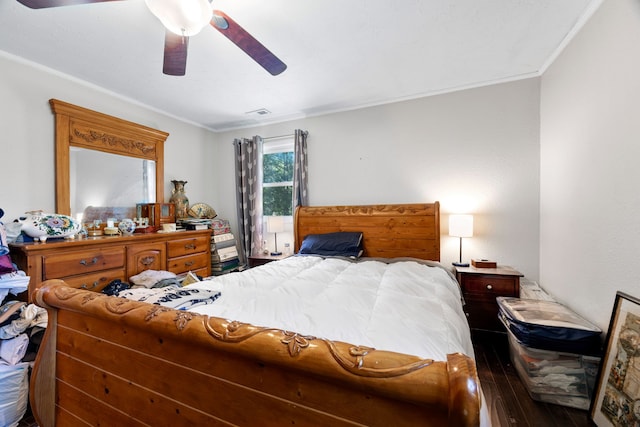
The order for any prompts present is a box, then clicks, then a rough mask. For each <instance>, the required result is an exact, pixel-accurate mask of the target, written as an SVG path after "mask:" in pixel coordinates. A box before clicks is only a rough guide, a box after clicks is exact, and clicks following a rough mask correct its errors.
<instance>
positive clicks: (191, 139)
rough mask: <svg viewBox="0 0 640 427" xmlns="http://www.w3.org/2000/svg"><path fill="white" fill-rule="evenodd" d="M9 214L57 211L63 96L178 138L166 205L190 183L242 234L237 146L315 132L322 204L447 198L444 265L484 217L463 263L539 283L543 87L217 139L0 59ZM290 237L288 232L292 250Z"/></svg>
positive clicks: (502, 89)
mask: <svg viewBox="0 0 640 427" xmlns="http://www.w3.org/2000/svg"><path fill="white" fill-rule="evenodd" d="M0 77H1V78H0V100H2V101H1V102H0V126H1V128H2V129H3V136H2V140H0V149H1V150H2V158H3V159H7V160H5V161H4V162H3V164H2V168H1V170H0V178H1V179H2V181H3V184H4V185H2V186H0V207H2V208H3V209H5V211H6V215H5V218H3V219H4V220H5V221H10V220H12V219H13V218H16V217H18V216H19V215H21V214H22V213H23V212H24V211H27V210H33V209H44V210H47V211H52V210H54V208H55V206H54V194H53V192H54V176H55V174H54V170H53V169H54V167H53V164H54V161H53V147H54V137H53V129H54V117H53V114H52V113H51V110H50V107H49V104H48V100H49V99H50V98H58V99H60V100H63V101H66V102H70V103H73V104H77V105H80V106H83V107H87V108H90V109H93V110H96V111H100V112H103V113H106V114H111V115H114V116H117V117H121V118H124V119H126V120H130V121H133V122H137V123H140V124H143V125H146V126H150V127H153V128H157V129H160V130H163V131H166V132H169V133H170V136H169V139H168V140H167V143H166V145H165V198H166V199H168V198H169V196H170V189H171V184H170V181H171V180H172V179H182V180H186V181H188V184H187V186H186V190H187V195H188V196H189V199H190V202H191V203H196V202H204V203H208V204H210V205H211V206H213V207H214V208H215V209H216V211H217V212H218V213H219V216H220V217H222V218H229V219H230V220H231V221H232V223H233V226H234V229H236V227H235V222H236V210H235V190H234V184H235V176H234V171H233V147H232V145H231V141H232V140H233V138H234V137H238V136H252V135H254V134H261V135H262V136H264V137H268V136H277V135H282V134H288V133H292V132H293V130H294V129H295V128H302V129H306V130H308V131H309V134H310V136H309V157H310V164H309V180H310V201H311V203H312V204H315V205H319V204H359V203H361V204H367V203H394V202H395V203H411V202H424V201H427V202H430V201H434V200H439V201H440V202H441V212H442V214H443V215H442V235H443V239H442V242H441V245H442V261H443V262H444V263H446V264H449V263H450V262H451V261H453V260H456V259H457V257H458V240H457V239H455V238H452V237H449V236H447V219H448V214H449V213H453V212H470V213H473V214H475V220H476V226H475V234H476V235H475V236H474V237H473V238H472V239H465V241H464V246H463V248H464V250H463V256H464V258H466V259H470V258H472V257H488V258H491V259H495V260H497V261H498V262H499V263H501V264H505V265H512V266H514V267H515V268H517V269H519V270H520V271H522V272H523V273H524V274H526V275H527V277H529V278H531V279H533V280H536V279H537V277H538V254H539V248H538V224H539V218H538V211H539V146H538V143H539V114H538V113H539V81H538V80H537V79H531V80H523V81H519V82H513V83H506V84H502V85H495V86H491V87H486V88H479V89H473V90H467V91H463V92H457V93H451V94H447V95H440V96H434V97H429V98H422V99H417V100H413V101H406V102H401V103H396V104H388V105H383V106H378V107H372V108H366V109H361V110H354V111H347V112H342V113H336V114H330V115H326V116H318V117H311V118H307V119H302V120H298V121H292V122H288V123H281V124H275V125H271V126H265V127H259V128H255V129H245V130H242V131H234V132H226V133H223V134H213V133H211V132H209V131H206V130H204V129H201V128H198V127H195V126H192V125H190V124H186V123H183V122H180V121H177V120H174V119H172V118H170V117H167V116H164V115H162V114H160V113H157V112H155V111H152V110H149V109H147V108H144V107H143V106H140V105H138V104H135V103H132V102H128V100H126V99H122V98H119V97H116V96H113V95H111V94H106V93H104V92H102V91H101V90H99V89H97V88H93V87H90V86H87V85H84V84H81V83H79V82H77V81H75V80H70V79H67V78H64V77H61V76H59V75H57V74H53V73H51V72H48V71H47V70H43V69H40V68H34V67H32V66H30V65H26V64H24V63H22V62H16V61H15V60H14V59H13V58H9V57H2V56H0ZM290 240H291V237H290V236H282V237H281V236H279V239H278V241H279V242H280V244H283V243H284V242H286V241H290Z"/></svg>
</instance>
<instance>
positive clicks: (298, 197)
mask: <svg viewBox="0 0 640 427" xmlns="http://www.w3.org/2000/svg"><path fill="white" fill-rule="evenodd" d="M308 135H309V132H307V131H303V130H300V129H296V131H295V135H294V143H293V144H294V145H293V156H294V160H293V162H294V167H293V209H294V211H295V209H296V206H307V205H308V204H309V191H308V190H309V184H308V179H307V176H308V167H307V136H308Z"/></svg>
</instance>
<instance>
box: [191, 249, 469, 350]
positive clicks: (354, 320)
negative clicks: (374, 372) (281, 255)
mask: <svg viewBox="0 0 640 427" xmlns="http://www.w3.org/2000/svg"><path fill="white" fill-rule="evenodd" d="M188 287H190V288H200V289H208V290H215V291H220V293H221V296H220V298H218V300H217V301H216V302H215V303H214V304H211V305H206V306H200V307H195V308H193V309H191V311H195V312H198V313H202V314H207V315H210V316H216V317H222V318H225V319H229V320H238V321H242V322H247V323H251V324H254V325H256V326H269V327H276V328H279V329H284V330H289V331H295V332H298V333H301V334H304V335H311V336H315V337H319V338H329V339H332V340H335V341H344V342H348V343H352V344H356V345H365V346H370V347H374V348H376V349H380V350H389V351H397V352H401V353H406V354H413V355H416V356H420V357H423V358H432V359H435V360H446V355H447V354H448V353H455V352H461V353H464V354H467V355H469V356H471V357H473V347H472V345H471V338H470V333H469V328H468V326H467V321H466V318H465V316H464V313H463V311H462V304H461V296H460V288H459V286H458V284H457V282H456V281H455V280H454V278H453V277H452V276H451V275H450V274H449V273H448V272H447V271H446V270H445V269H444V268H442V267H437V266H428V265H425V264H423V263H420V262H417V261H403V262H391V263H385V262H381V261H378V260H372V259H370V260H361V261H359V262H352V261H349V260H344V259H337V258H328V259H323V258H320V257H316V256H296V257H290V258H287V259H284V260H282V261H277V262H272V263H269V264H266V265H263V266H260V267H257V268H252V269H250V270H248V271H245V272H243V273H232V274H227V275H224V276H219V277H215V278H212V279H211V280H207V281H203V282H198V283H194V284H191V285H188Z"/></svg>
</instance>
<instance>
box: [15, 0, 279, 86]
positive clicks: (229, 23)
mask: <svg viewBox="0 0 640 427" xmlns="http://www.w3.org/2000/svg"><path fill="white" fill-rule="evenodd" d="M108 1H126V0H18V2H19V3H21V4H23V5H25V6H27V7H29V8H31V9H45V8H50V7H59V6H74V5H79V4H90V3H103V2H108ZM145 2H146V4H147V7H148V8H149V10H150V11H151V13H153V14H154V15H155V16H156V17H157V18H158V19H160V21H161V22H162V24H163V25H164V26H165V27H166V34H165V40H164V64H163V67H162V72H163V73H164V74H168V75H171V76H184V74H185V69H186V65H187V48H188V46H189V37H190V36H192V35H195V34H197V33H198V32H200V30H201V29H202V28H204V27H205V26H206V25H207V24H211V26H212V27H213V28H215V29H216V30H218V31H220V32H221V33H222V34H223V35H224V36H225V37H227V38H228V39H229V40H231V41H232V42H233V43H234V44H235V45H236V46H238V47H239V48H240V49H242V50H243V51H244V52H245V53H246V54H247V55H249V56H250V57H251V58H252V59H253V60H254V61H256V62H257V63H258V64H260V65H261V66H262V67H263V68H264V69H265V70H267V71H268V72H269V73H271V75H274V76H277V75H278V74H280V73H282V72H283V71H284V70H286V68H287V66H286V64H285V63H284V62H282V61H281V60H280V59H278V57H276V56H275V55H274V54H273V53H271V51H270V50H269V49H267V48H266V47H264V45H262V43H260V42H259V41H258V40H256V39H255V38H254V37H253V36H252V35H251V34H249V33H248V32H247V31H246V30H245V29H244V28H242V27H241V26H240V25H238V23H236V22H235V21H234V20H233V19H231V18H230V17H229V16H228V15H226V14H225V13H224V12H222V11H219V10H212V9H211V5H210V4H209V0H145Z"/></svg>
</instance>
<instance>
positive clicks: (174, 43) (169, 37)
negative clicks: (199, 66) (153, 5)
mask: <svg viewBox="0 0 640 427" xmlns="http://www.w3.org/2000/svg"><path fill="white" fill-rule="evenodd" d="M188 47H189V37H186V36H179V35H177V34H174V33H172V32H171V31H169V30H167V31H166V33H165V36H164V64H163V66H162V72H163V73H165V74H167V75H169V76H184V74H185V69H186V68H187V49H188Z"/></svg>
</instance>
